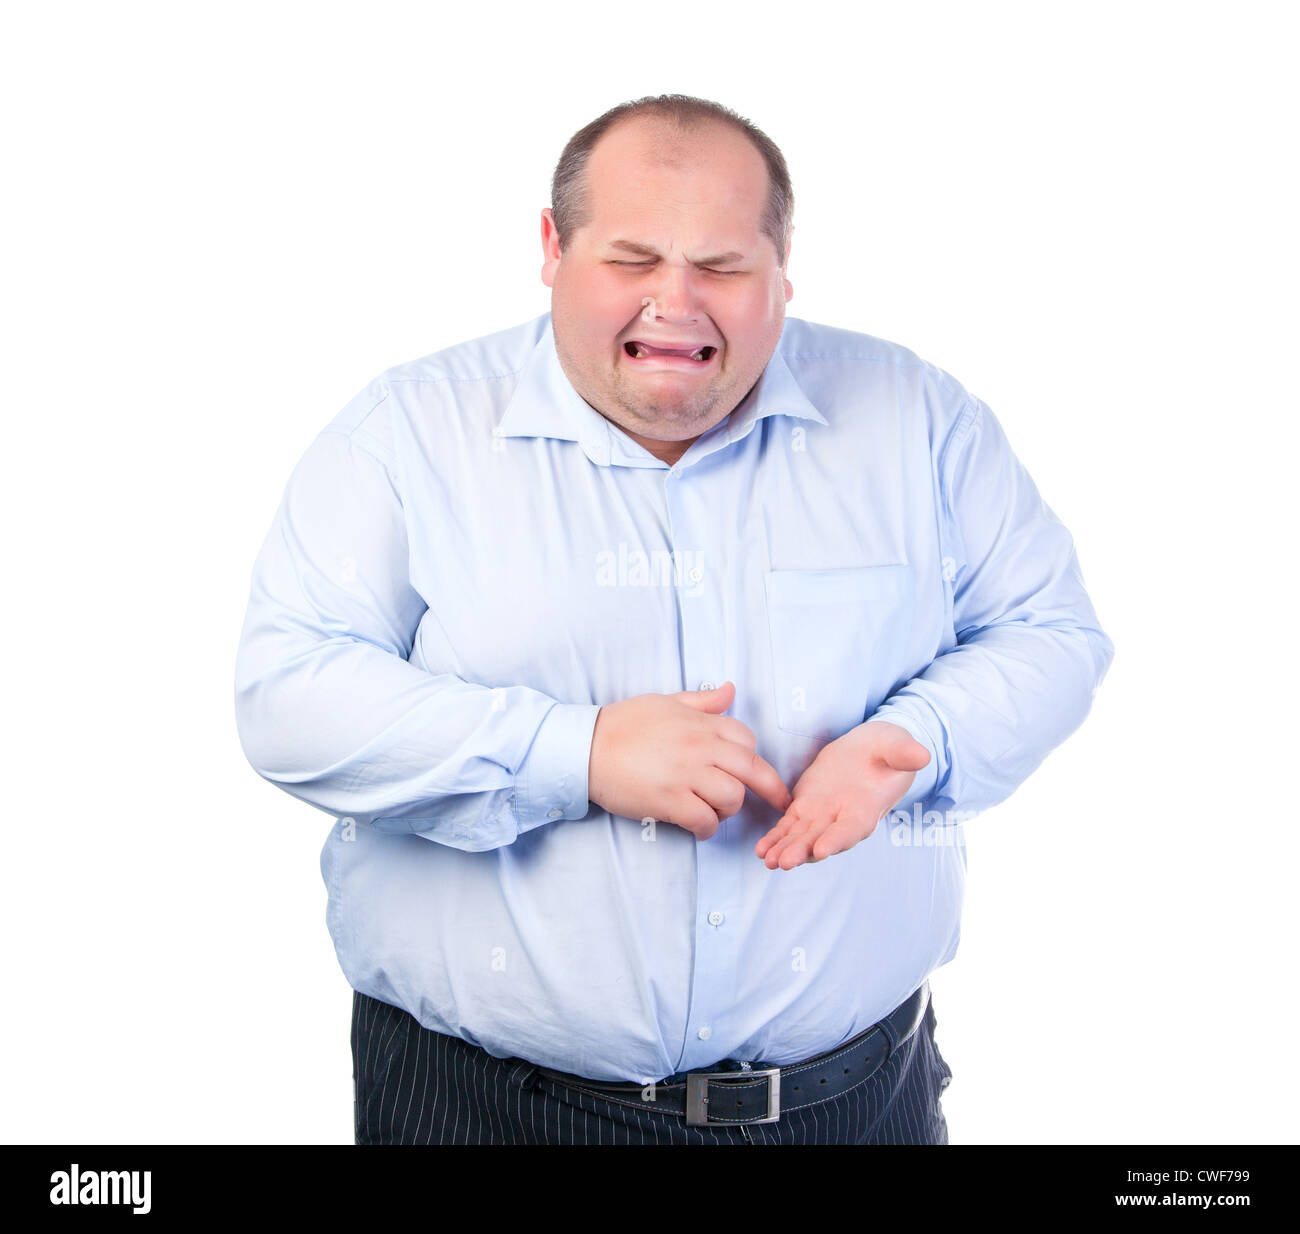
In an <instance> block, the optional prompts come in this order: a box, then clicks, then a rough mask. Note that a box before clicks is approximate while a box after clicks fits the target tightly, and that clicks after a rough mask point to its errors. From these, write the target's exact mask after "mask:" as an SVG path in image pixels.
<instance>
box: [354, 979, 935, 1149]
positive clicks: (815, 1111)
mask: <svg viewBox="0 0 1300 1234" xmlns="http://www.w3.org/2000/svg"><path fill="white" fill-rule="evenodd" d="M934 1028H935V1018H934V1001H933V999H931V1000H930V1003H929V1005H928V1006H927V1007H926V1010H925V1016H924V1017H923V1019H922V1021H921V1024H920V1025H919V1026H918V1028H917V1030H916V1032H914V1033H913V1034H912V1035H911V1036H910V1037H908V1038H907V1039H906V1040H905V1041H902V1042H900V1043H899V1045H898V1047H897V1048H896V1049H895V1050H893V1051H891V1052H890V1054H889V1056H888V1057H887V1059H886V1060H885V1062H884V1064H883V1065H882V1066H881V1067H880V1068H878V1069H877V1071H876V1072H875V1073H874V1074H873V1075H871V1076H869V1077H868V1078H867V1079H866V1080H864V1081H862V1082H861V1083H860V1084H858V1085H856V1086H855V1087H853V1088H851V1089H849V1090H847V1091H846V1092H843V1093H841V1094H840V1095H839V1096H837V1097H834V1098H832V1099H831V1100H829V1101H824V1102H821V1103H820V1104H818V1105H814V1106H807V1107H805V1108H803V1109H800V1110H793V1111H790V1112H782V1114H781V1117H780V1120H779V1121H777V1122H775V1123H751V1124H747V1125H741V1126H735V1127H709V1126H705V1127H688V1126H687V1125H686V1121H685V1119H684V1118H682V1117H681V1116H680V1115H674V1114H671V1113H669V1112H667V1111H663V1110H654V1109H652V1108H649V1106H647V1108H646V1109H644V1110H641V1109H637V1108H636V1107H634V1106H626V1105H620V1104H618V1103H617V1102H613V1101H606V1100H604V1099H603V1098H600V1097H595V1096H593V1095H592V1094H590V1093H588V1092H584V1091H581V1090H579V1089H575V1088H570V1087H568V1086H567V1085H563V1084H560V1083H557V1082H556V1081H554V1080H551V1079H549V1078H548V1077H546V1076H543V1075H541V1074H540V1073H539V1072H538V1069H537V1067H535V1066H534V1065H533V1064H532V1063H529V1062H527V1061H525V1060H524V1059H522V1058H496V1057H494V1056H493V1055H491V1054H489V1053H487V1051H486V1050H482V1049H479V1047H478V1046H473V1045H470V1044H469V1043H468V1042H467V1041H462V1040H461V1039H460V1038H459V1037H449V1036H445V1035H443V1034H442V1033H435V1032H432V1031H430V1030H429V1029H427V1028H425V1027H424V1026H423V1025H422V1024H421V1023H420V1022H419V1021H418V1020H417V1019H416V1018H415V1017H414V1016H412V1015H410V1014H409V1013H408V1012H406V1011H404V1010H402V1009H401V1008H400V1007H394V1006H392V1005H390V1004H389V1003H384V1002H380V1001H379V1000H378V999H374V998H370V997H369V996H368V995H365V994H362V993H360V992H359V991H356V990H354V991H353V1000H352V1066H353V1072H352V1074H353V1080H354V1082H355V1085H356V1101H355V1108H354V1121H355V1124H356V1142H357V1143H358V1144H947V1143H948V1124H947V1122H946V1121H945V1119H944V1116H943V1111H942V1110H941V1108H940V1105H939V1099H940V1096H941V1095H942V1093H943V1090H944V1089H945V1088H946V1087H947V1086H948V1082H949V1080H951V1078H952V1071H951V1070H950V1069H949V1067H948V1064H947V1063H946V1062H944V1060H943V1056H942V1055H941V1054H940V1053H939V1049H938V1047H937V1046H936V1045H935V1041H934Z"/></svg>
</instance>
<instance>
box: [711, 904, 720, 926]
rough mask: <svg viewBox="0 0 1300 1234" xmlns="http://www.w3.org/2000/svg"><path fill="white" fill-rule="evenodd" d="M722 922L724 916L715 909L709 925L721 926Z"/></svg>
mask: <svg viewBox="0 0 1300 1234" xmlns="http://www.w3.org/2000/svg"><path fill="white" fill-rule="evenodd" d="M722 922H723V916H722V914H721V913H720V912H718V910H717V909H716V908H715V909H714V910H713V912H711V913H710V914H709V924H710V925H711V926H719V925H721V924H722Z"/></svg>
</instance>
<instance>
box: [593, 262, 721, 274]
mask: <svg viewBox="0 0 1300 1234" xmlns="http://www.w3.org/2000/svg"><path fill="white" fill-rule="evenodd" d="M609 264H610V265H611V266H653V265H654V264H655V263H654V262H653V261H614V260H612V259H611V261H610V263H609ZM700 269H701V270H707V271H708V272H709V273H710V274H744V273H745V272H744V271H743V270H715V269H713V267H712V266H701V267H700Z"/></svg>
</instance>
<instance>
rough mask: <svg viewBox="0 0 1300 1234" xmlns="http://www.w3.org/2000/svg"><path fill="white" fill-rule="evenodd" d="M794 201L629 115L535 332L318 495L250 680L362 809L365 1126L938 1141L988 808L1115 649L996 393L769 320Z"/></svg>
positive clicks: (356, 451)
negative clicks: (944, 1013)
mask: <svg viewBox="0 0 1300 1234" xmlns="http://www.w3.org/2000/svg"><path fill="white" fill-rule="evenodd" d="M793 203H794V198H793V194H792V192H791V188H790V179H789V174H788V171H787V168H786V164H785V161H784V159H783V158H782V156H781V153H780V151H779V150H778V149H777V148H776V146H775V145H773V143H772V142H771V141H770V139H768V138H767V137H766V136H765V135H764V134H763V133H762V132H761V131H760V130H759V129H757V128H756V127H754V126H753V125H752V124H750V123H749V122H748V121H747V120H745V119H744V118H742V117H740V116H738V115H736V113H734V112H733V111H731V110H729V109H727V108H725V107H722V106H720V105H718V104H715V103H711V102H707V101H704V100H699V99H692V98H689V97H685V96H681V95H668V96H658V97H656V98H647V99H641V100H637V101H636V102H633V103H628V104H623V105H621V106H620V107H616V108H614V109H612V110H611V111H610V112H607V113H606V114H605V115H603V116H601V117H600V118H599V119H597V120H595V121H593V122H592V123H591V124H589V125H587V126H586V127H585V128H583V129H581V130H580V131H579V132H578V133H577V134H575V135H574V137H573V138H572V139H571V140H570V141H569V143H568V145H567V146H566V148H565V150H564V152H563V155H562V156H561V159H560V162H559V164H558V165H557V167H556V170H555V175H554V179H553V183H552V204H551V206H550V208H548V209H544V210H543V211H542V218H541V233H542V235H541V238H542V248H543V256H544V264H543V266H542V281H543V282H544V283H545V284H546V286H548V287H549V288H550V289H551V310H550V312H548V313H546V314H543V315H542V316H541V317H538V318H536V319H535V320H532V321H529V322H526V323H524V324H522V325H515V326H511V327H509V328H507V329H503V330H501V331H499V332H497V333H493V334H489V335H487V336H486V337H483V338H478V339H474V340H472V341H470V342H465V343H460V344H458V345H456V346H452V347H448V348H446V349H445V350H442V351H438V352H435V353H433V354H431V355H429V356H426V357H424V358H423V359H419V360H415V361H412V362H410V363H407V364H402V365H399V366H398V367H396V368H393V369H390V370H389V371H387V372H385V373H384V374H382V375H381V376H379V377H377V378H376V379H375V380H374V381H372V382H371V383H370V384H369V385H367V386H366V387H365V389H364V390H362V391H361V392H360V393H358V394H357V395H356V397H355V398H353V399H352V400H351V402H349V403H348V404H347V405H346V407H344V408H343V410H342V411H340V412H339V413H338V414H337V415H336V416H335V417H334V418H333V420H331V421H330V422H329V423H328V424H327V425H326V426H325V427H324V428H323V429H322V430H321V432H320V433H319V435H318V436H317V437H316V439H315V440H314V441H313V442H312V443H311V445H310V446H309V447H308V448H307V450H306V452H305V453H304V454H303V456H302V457H301V459H300V460H299V462H298V463H297V465H296V466H295V468H294V469H293V472H292V474H291V476H290V478H289V481H288V485H287V487H286V489H285V492H284V496H283V500H282V502H281V504H280V507H279V510H278V512H277V514H276V516H275V519H274V522H273V524H272V526H271V529H270V532H269V534H268V536H267V537H266V540H265V542H264V543H263V545H262V548H261V552H260V555H259V556H258V558H257V562H256V566H255V569H254V572H253V578H252V592H251V598H250V601H249V606H248V612H247V617H246V621H245V624H244V628H243V633H242V637H241V642H240V646H239V653H238V662H237V666H236V682H235V686H236V694H235V698H236V705H237V715H238V724H239V734H240V738H241V741H242V743H243V748H244V750H245V753H246V754H247V757H248V759H249V761H250V762H251V764H252V766H253V767H254V768H255V769H256V771H257V772H258V773H259V774H260V775H261V776H263V777H265V778H266V779H268V780H270V781H271V782H272V783H274V784H277V785H279V786H280V787H281V788H282V789H284V790H285V791H287V792H289V793H291V794H292V795H293V796H295V797H297V798H299V799H301V800H302V801H305V802H307V803H309V804H311V805H313V806H316V807H317V808H319V809H320V810H323V811H326V812H327V813H329V814H330V815H332V816H333V817H334V819H335V822H334V826H333V829H332V830H331V832H330V834H329V838H328V839H327V840H326V842H325V846H324V849H323V851H322V854H321V870H322V873H323V875H324V879H325V883H326V885H327V887H328V892H329V907H328V925H329V930H330V933H331V936H332V938H333V941H334V946H335V948H336V950H337V954H338V958H339V962H340V964H341V966H342V969H343V972H344V974H345V975H346V977H347V979H348V981H349V983H350V984H351V986H352V988H353V990H354V991H355V993H354V996H353V998H354V1002H353V1016H352V1026H351V1028H352V1036H351V1041H352V1050H353V1063H354V1080H355V1106H354V1119H355V1136H356V1141H357V1143H361V1144H379V1143H384V1144H387V1143H420V1144H430V1143H470V1144H504V1143H547V1144H558V1143H586V1144H597V1143H605V1144H609V1143H620V1144H623V1143H644V1144H685V1143H689V1144H721V1143H739V1144H744V1143H765V1144H768V1143H770V1144H776V1143H782V1144H796V1143H855V1144H885V1143H920V1144H936V1143H947V1140H948V1133H947V1126H946V1123H945V1120H944V1116H943V1113H942V1110H941V1106H940V1097H941V1094H942V1091H943V1089H944V1088H945V1086H946V1085H947V1084H948V1081H949V1079H950V1078H951V1071H950V1070H949V1068H948V1066H947V1064H946V1063H945V1061H944V1060H943V1058H942V1056H941V1054H940V1053H939V1050H938V1048H937V1046H936V1044H935V1039H934V1029H935V1023H936V1021H935V1015H934V1009H933V1007H932V1005H931V1003H930V998H929V983H928V980H927V979H928V977H929V974H930V973H931V972H933V971H934V970H935V969H936V968H937V967H939V966H940V965H942V964H945V963H946V962H947V961H948V960H950V959H951V958H952V957H953V955H954V953H955V952H956V950H957V945H958V938H959V934H960V917H961V904H962V891H963V883H964V878H965V869H966V865H965V850H964V825H965V821H966V820H968V819H969V818H970V817H971V816H972V815H974V814H976V813H978V812H979V811H981V810H983V809H986V808H987V807H989V806H992V805H994V804H996V803H997V802H1000V801H1002V800H1003V799H1004V798H1006V797H1007V796H1008V794H1010V793H1011V792H1012V791H1013V790H1014V789H1015V788H1016V787H1017V786H1018V785H1019V784H1020V783H1021V782H1022V781H1023V780H1024V779H1025V778H1026V777H1027V776H1028V775H1029V774H1030V773H1031V772H1032V771H1033V770H1034V768H1035V767H1036V766H1037V765H1038V764H1039V763H1040V762H1041V761H1042V759H1043V758H1044V756H1045V755H1046V754H1047V753H1048V752H1049V751H1050V750H1052V749H1053V748H1054V747H1055V746H1057V745H1058V744H1059V743H1060V742H1061V741H1062V740H1063V739H1064V738H1065V737H1066V736H1067V735H1068V734H1069V733H1071V732H1072V731H1073V730H1074V729H1075V728H1076V727H1077V726H1078V725H1079V724H1080V723H1081V722H1082V720H1083V718H1084V716H1085V715H1086V713H1087V711H1088V709H1089V706H1090V703H1091V699H1092V696H1093V694H1094V692H1095V690H1096V687H1097V685H1098V683H1099V682H1100V681H1101V679H1102V677H1103V675H1104V674H1105V672H1106V670H1107V668H1108V666H1109V663H1110V660H1111V656H1112V647H1111V644H1110V641H1109V640H1108V638H1107V637H1106V635H1105V634H1104V633H1103V631H1102V630H1101V629H1100V627H1099V625H1098V622H1097V618H1096V616H1095V614H1094V611H1093V608H1092V605H1091V603H1090V602H1089V599H1088V596H1087V594H1086V592H1085V590H1084V585H1083V580H1082V577H1081V575H1080V570H1079V565H1078V562H1077V559H1076V555H1075V551H1074V547H1073V543H1072V541H1071V537H1070V535H1069V533H1068V532H1067V530H1066V529H1065V527H1063V526H1062V524H1061V523H1060V522H1059V521H1058V520H1057V519H1056V517H1055V516H1054V515H1053V514H1052V512H1051V510H1050V509H1049V508H1048V507H1047V505H1046V504H1045V503H1044V502H1043V500H1042V498H1041V497H1040V496H1039V494H1038V491H1037V490H1036V488H1035V486H1034V484H1033V481H1032V480H1031V479H1030V477H1029V475H1028V474H1027V473H1026V471H1025V469H1024V468H1023V467H1022V466H1021V465H1020V463H1019V462H1018V461H1017V459H1016V457H1015V455H1014V454H1013V453H1012V451H1011V448H1010V446H1009V445H1008V443H1007V439H1006V437H1005V435H1004V434H1003V431H1002V428H1001V427H1000V425H999V424H998V421H997V420H996V419H995V418H994V415H993V413H992V411H991V410H990V409H989V407H988V406H987V405H986V404H985V403H984V402H982V401H981V400H980V399H979V398H978V397H976V396H975V395H973V394H971V393H969V392H968V391H967V390H965V389H964V388H963V387H962V386H961V385H960V384H959V383H958V382H957V381H956V380H955V379H954V378H953V377H951V376H950V375H949V374H948V373H946V372H945V371H943V370H942V369H940V368H938V367H936V366H935V365H934V364H931V363H929V362H927V361H925V360H923V359H921V358H919V357H918V356H917V355H916V354H914V353H913V352H911V351H909V350H908V349H907V348H905V347H902V346H900V345H898V344H895V343H891V342H887V341H885V340H882V339H879V338H874V337H872V336H870V335H867V334H862V333H858V332H855V331H852V330H847V329H839V328H836V327H832V326H827V325H819V324H815V323H813V322H810V321H804V320H800V319H798V318H794V317H788V316H787V315H786V312H785V306H786V303H787V302H788V301H789V300H790V299H791V296H792V295H793V289H792V287H791V285H790V282H789V280H788V279H787V278H786V268H787V263H788V261H789V256H790V236H791V231H792V215H793Z"/></svg>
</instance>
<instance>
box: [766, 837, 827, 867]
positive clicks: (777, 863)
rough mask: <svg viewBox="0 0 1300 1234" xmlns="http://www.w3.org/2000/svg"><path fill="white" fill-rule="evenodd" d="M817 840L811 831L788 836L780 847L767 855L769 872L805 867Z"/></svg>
mask: <svg viewBox="0 0 1300 1234" xmlns="http://www.w3.org/2000/svg"><path fill="white" fill-rule="evenodd" d="M815 838H816V837H815V835H814V834H813V833H812V832H809V831H800V832H796V833H795V834H794V835H791V836H787V837H786V838H785V840H783V841H782V842H781V844H780V845H779V846H777V847H776V848H774V849H773V850H772V851H771V852H769V853H768V854H767V857H766V858H765V859H764V860H765V862H766V865H767V868H768V869H769V870H775V869H778V868H779V869H782V870H793V869H794V868H795V866H801V865H803V864H804V862H806V861H807V860H808V858H809V855H810V854H811V852H812V844H813V840H814V839H815Z"/></svg>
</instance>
